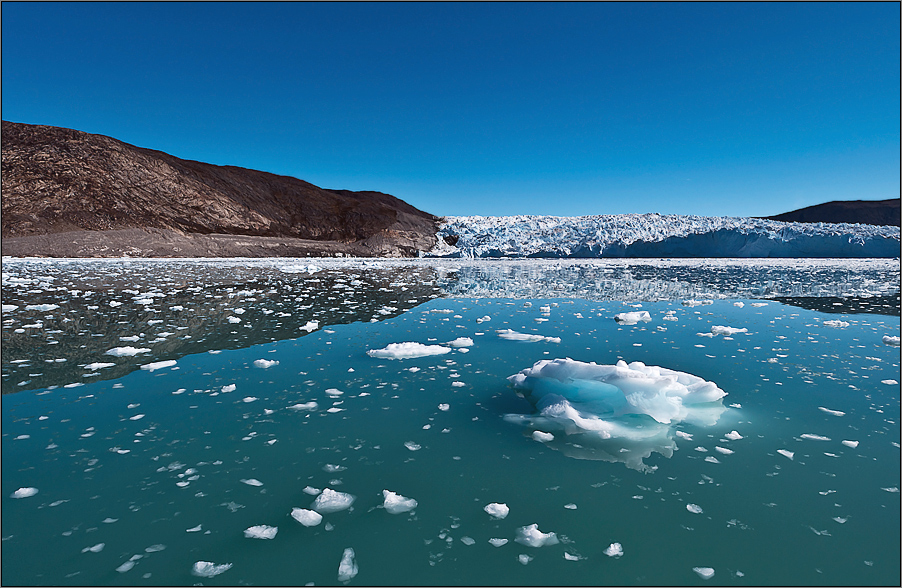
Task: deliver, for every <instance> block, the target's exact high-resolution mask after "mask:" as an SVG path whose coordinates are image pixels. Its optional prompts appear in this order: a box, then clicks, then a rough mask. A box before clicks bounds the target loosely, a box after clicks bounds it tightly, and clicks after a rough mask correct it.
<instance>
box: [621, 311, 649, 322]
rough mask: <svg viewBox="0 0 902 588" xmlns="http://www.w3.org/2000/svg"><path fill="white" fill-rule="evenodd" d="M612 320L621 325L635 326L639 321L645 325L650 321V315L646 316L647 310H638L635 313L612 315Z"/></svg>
mask: <svg viewBox="0 0 902 588" xmlns="http://www.w3.org/2000/svg"><path fill="white" fill-rule="evenodd" d="M614 320H615V321H617V322H618V323H620V324H622V325H635V324H636V323H638V322H639V321H643V322H646V323H647V322H649V321H651V315H650V314H648V311H647V310H640V311H637V312H621V313H619V314H616V315H614Z"/></svg>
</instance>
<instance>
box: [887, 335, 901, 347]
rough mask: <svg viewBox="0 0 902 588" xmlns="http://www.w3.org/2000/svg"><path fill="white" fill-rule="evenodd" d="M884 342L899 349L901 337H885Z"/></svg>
mask: <svg viewBox="0 0 902 588" xmlns="http://www.w3.org/2000/svg"><path fill="white" fill-rule="evenodd" d="M883 342H884V343H885V344H886V345H895V346H896V347H899V337H893V336H892V335H884V336H883Z"/></svg>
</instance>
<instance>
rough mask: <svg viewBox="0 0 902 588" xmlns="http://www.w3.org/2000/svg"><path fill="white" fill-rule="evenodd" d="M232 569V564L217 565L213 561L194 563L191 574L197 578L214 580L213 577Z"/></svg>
mask: <svg viewBox="0 0 902 588" xmlns="http://www.w3.org/2000/svg"><path fill="white" fill-rule="evenodd" d="M231 567H232V564H230V563H227V564H219V565H217V564H214V563H213V562H212V561H197V562H194V567H193V568H192V569H191V573H192V574H194V575H195V576H200V577H201V578H212V577H213V576H218V575H219V574H221V573H223V572H225V571H227V570H228V569H229V568H231Z"/></svg>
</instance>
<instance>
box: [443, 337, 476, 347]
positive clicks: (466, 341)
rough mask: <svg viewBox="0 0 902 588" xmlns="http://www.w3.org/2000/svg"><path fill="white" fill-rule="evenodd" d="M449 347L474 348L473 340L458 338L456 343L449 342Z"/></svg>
mask: <svg viewBox="0 0 902 588" xmlns="http://www.w3.org/2000/svg"><path fill="white" fill-rule="evenodd" d="M448 345H450V346H451V347H472V346H473V340H472V339H470V338H469V337H458V338H457V339H455V340H454V341H448Z"/></svg>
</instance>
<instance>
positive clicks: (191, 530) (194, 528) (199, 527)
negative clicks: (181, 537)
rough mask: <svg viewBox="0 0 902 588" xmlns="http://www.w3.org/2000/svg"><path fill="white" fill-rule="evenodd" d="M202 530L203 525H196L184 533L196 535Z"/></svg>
mask: <svg viewBox="0 0 902 588" xmlns="http://www.w3.org/2000/svg"><path fill="white" fill-rule="evenodd" d="M202 530H203V525H198V526H196V527H191V528H190V529H185V532H186V533H198V532H200V531H202Z"/></svg>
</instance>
